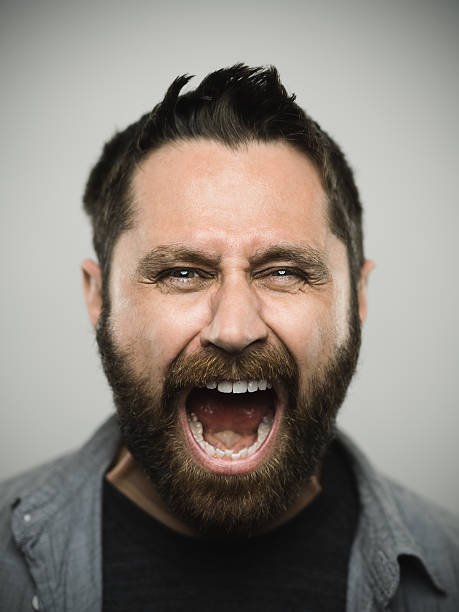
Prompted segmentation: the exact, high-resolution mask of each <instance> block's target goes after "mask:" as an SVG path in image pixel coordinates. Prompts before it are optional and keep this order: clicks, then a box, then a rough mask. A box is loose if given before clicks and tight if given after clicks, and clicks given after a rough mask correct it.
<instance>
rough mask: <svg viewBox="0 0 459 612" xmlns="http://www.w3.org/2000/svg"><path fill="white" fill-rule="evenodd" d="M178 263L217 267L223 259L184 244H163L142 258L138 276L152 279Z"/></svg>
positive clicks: (138, 267)
mask: <svg viewBox="0 0 459 612" xmlns="http://www.w3.org/2000/svg"><path fill="white" fill-rule="evenodd" d="M177 261H186V262H189V263H192V264H194V265H197V266H207V267H216V266H218V264H219V263H220V261H221V257H219V256H217V255H212V254H211V253H208V252H206V251H202V250H200V249H191V248H189V247H187V246H186V245H183V244H161V245H159V246H157V247H155V248H154V249H152V250H151V251H149V252H148V253H147V254H146V255H144V257H142V259H141V260H140V261H139V264H138V266H137V274H139V275H141V276H144V277H150V276H152V275H154V274H155V273H157V272H159V271H160V270H162V269H163V268H164V267H167V266H173V265H176V263H177Z"/></svg>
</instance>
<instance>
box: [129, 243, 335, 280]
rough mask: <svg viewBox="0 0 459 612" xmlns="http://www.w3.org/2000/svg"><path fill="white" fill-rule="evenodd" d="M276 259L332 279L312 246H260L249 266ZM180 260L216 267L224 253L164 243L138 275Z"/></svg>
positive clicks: (142, 264)
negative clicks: (217, 253) (216, 253)
mask: <svg viewBox="0 0 459 612" xmlns="http://www.w3.org/2000/svg"><path fill="white" fill-rule="evenodd" d="M276 260H277V261H279V260H282V261H283V262H288V263H290V264H293V265H296V266H299V267H300V268H302V269H304V270H305V271H306V272H308V273H309V274H311V275H313V276H314V279H315V281H316V282H326V281H327V280H328V279H329V278H330V272H329V269H328V267H327V265H326V263H325V261H324V258H323V256H322V254H321V253H320V251H318V250H317V249H315V248H313V247H311V246H298V245H291V244H286V245H278V246H275V247H269V248H267V249H260V250H259V251H257V252H256V253H254V254H253V255H251V256H250V257H249V263H250V265H251V266H252V267H256V268H259V267H261V266H264V265H268V264H270V263H272V262H274V261H276ZM177 261H183V262H185V261H186V262H187V263H190V264H193V265H197V266H204V267H213V268H215V267H217V266H218V265H219V264H220V262H221V256H219V255H214V254H212V253H209V252H207V251H203V250H201V249H192V248H190V247H188V246H186V245H183V244H162V245H159V246H157V247H155V248H154V249H152V250H151V251H149V252H148V253H147V254H146V255H144V257H142V259H141V260H140V261H139V264H138V266H137V274H139V275H140V276H143V277H145V278H151V277H152V276H154V275H155V274H157V273H158V272H160V271H161V270H162V269H164V267H168V266H174V265H176V264H177Z"/></svg>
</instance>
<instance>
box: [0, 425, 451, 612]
mask: <svg viewBox="0 0 459 612" xmlns="http://www.w3.org/2000/svg"><path fill="white" fill-rule="evenodd" d="M119 440H120V438H119V430H118V427H117V424H116V421H115V419H114V417H111V418H110V419H109V420H108V421H107V422H106V423H105V424H104V425H103V426H102V427H101V428H100V429H99V430H98V431H97V432H96V433H95V434H94V436H93V437H92V438H91V439H90V440H89V441H88V442H87V443H86V444H85V445H84V446H83V447H82V448H81V449H80V450H78V451H76V452H74V453H72V454H69V455H66V456H65V457H63V458H60V459H57V460H55V461H53V462H50V463H48V464H47V465H45V466H41V467H40V468H36V469H34V470H32V471H30V472H27V473H26V474H24V475H21V476H18V477H16V478H13V479H11V480H9V481H7V482H5V483H3V484H2V485H1V486H0V500H1V502H0V503H1V507H0V610H1V611H2V612H4V611H5V612H6V611H8V612H17V611H18V612H19V611H21V612H22V611H24V612H25V611H30V610H44V611H46V612H98V611H100V610H101V609H102V543H101V509H102V504H101V501H102V483H103V476H104V473H105V472H106V470H107V469H108V467H109V465H110V463H111V462H112V461H113V457H114V456H115V453H116V451H117V448H118V445H119ZM339 440H340V441H341V444H342V445H343V446H344V448H345V449H346V450H347V453H348V454H349V457H350V460H351V465H352V467H353V470H354V473H355V476H356V479H357V484H358V490H359V496H360V505H361V507H360V516H359V522H358V527H357V533H356V537H355V540H354V544H353V547H352V551H351V559H350V564H349V576H348V592H347V610H348V611H352V612H370V611H379V610H392V611H394V612H399V611H402V610H403V611H412V612H423V611H426V612H427V611H429V612H435V611H437V610H438V611H443V612H458V611H459V592H458V591H459V588H458V585H459V520H458V519H457V518H456V517H455V516H453V515H451V514H449V513H447V512H446V511H444V510H441V509H440V508H438V507H436V506H435V505H434V504H431V503H430V502H427V501H425V500H424V499H422V498H420V497H419V496H417V495H414V494H413V493H410V492H408V491H407V490H406V489H404V488H402V487H400V486H398V485H396V484H394V483H393V482H391V481H390V480H388V479H387V478H384V477H382V476H381V475H379V474H378V473H377V472H376V471H375V470H374V468H373V467H372V466H371V465H370V464H369V462H368V460H367V459H366V458H365V457H364V456H363V455H362V454H361V452H360V451H359V450H358V449H357V448H356V447H355V446H354V444H353V443H352V442H351V441H350V440H349V439H348V438H347V437H346V436H344V435H343V434H341V433H340V434H339ZM408 557H411V562H407V560H408ZM413 561H414V562H413ZM305 579H306V577H305ZM154 609H155V607H154V602H152V610H154Z"/></svg>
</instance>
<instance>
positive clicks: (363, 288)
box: [357, 259, 375, 324]
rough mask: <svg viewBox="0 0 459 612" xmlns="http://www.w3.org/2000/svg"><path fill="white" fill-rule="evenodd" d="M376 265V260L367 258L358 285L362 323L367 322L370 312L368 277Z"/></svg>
mask: <svg viewBox="0 0 459 612" xmlns="http://www.w3.org/2000/svg"><path fill="white" fill-rule="evenodd" d="M374 267H375V262H374V261H372V260H371V259H365V261H364V262H363V265H362V268H361V270H360V278H359V283H358V286H357V292H358V300H359V315H360V321H361V323H362V324H363V323H365V320H366V318H367V312H368V277H369V276H370V272H371V271H372V270H373V268H374Z"/></svg>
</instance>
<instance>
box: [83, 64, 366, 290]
mask: <svg viewBox="0 0 459 612" xmlns="http://www.w3.org/2000/svg"><path fill="white" fill-rule="evenodd" d="M190 78H191V77H190V76H187V75H184V76H180V77H177V78H176V79H175V80H174V82H173V83H172V84H171V86H170V87H169V89H168V90H167V92H166V95H165V97H164V99H163V100H162V102H160V103H159V104H157V105H156V106H155V107H154V108H153V110H152V111H151V112H149V113H146V114H145V115H143V116H142V117H141V118H140V119H139V120H138V121H136V122H135V123H133V124H132V125H130V126H129V127H127V128H126V129H125V130H123V131H122V132H118V133H117V134H115V135H114V136H113V138H112V139H111V140H110V141H109V142H107V144H106V145H105V146H104V149H103V152H102V155H101V157H100V159H99V161H98V162H97V163H96V165H95V166H94V168H93V169H92V171H91V174H90V176H89V179H88V182H87V185H86V190H85V193H84V208H85V211H86V212H87V213H88V215H89V216H90V218H91V222H92V228H93V244H94V248H95V251H96V254H97V257H98V259H99V263H100V265H101V267H102V273H103V281H104V285H105V283H106V280H107V278H108V274H109V269H110V260H111V256H112V252H113V248H114V245H115V243H116V241H117V239H118V237H119V236H120V234H121V233H122V232H123V231H124V230H126V229H128V228H129V227H130V224H131V223H132V217H133V215H132V208H131V202H132V197H131V195H132V194H131V179H132V176H133V173H134V171H135V168H136V167H137V165H138V163H139V162H140V161H142V160H143V159H144V158H145V157H147V156H148V155H149V154H150V153H151V152H152V151H154V150H155V149H158V148H159V147H161V146H162V145H164V144H166V143H168V142H172V141H177V140H189V139H198V138H207V139H209V140H213V141H216V142H220V143H223V144H225V145H227V146H230V147H237V146H239V145H241V144H246V143H248V142H251V141H257V142H273V141H284V142H287V143H289V144H290V145H291V146H293V147H294V148H295V149H297V150H298V151H301V152H302V153H304V154H305V155H307V156H308V157H309V158H310V159H312V160H313V161H314V162H315V164H316V167H317V170H318V172H319V175H320V177H321V180H322V185H323V187H324V190H325V193H326V194H327V198H328V205H329V223H330V227H331V230H332V231H333V233H334V234H335V235H336V236H338V237H339V238H340V239H341V240H343V242H344V243H345V245H346V247H347V252H348V258H349V265H350V273H351V279H352V280H353V281H354V283H357V281H358V278H359V273H360V268H361V266H362V264H363V260H364V255H363V240H362V207H361V204H360V200H359V194H358V191H357V187H356V185H355V183H354V178H353V174H352V170H351V169H350V167H349V165H348V164H347V162H346V159H345V157H344V155H343V153H342V151H341V149H340V148H339V147H338V145H337V144H336V143H335V142H334V141H333V140H332V139H331V138H330V137H329V136H328V134H326V132H324V131H323V130H322V129H321V128H320V126H319V125H318V124H317V123H316V122H315V121H313V120H312V119H311V118H310V117H309V116H308V115H307V114H306V113H305V112H304V111H303V110H302V109H301V108H300V107H299V106H298V105H297V104H296V103H295V95H291V96H289V95H288V94H287V92H286V90H285V88H284V86H283V85H282V83H281V82H280V79H279V74H278V72H277V70H276V69H275V68H274V67H273V66H271V67H269V68H262V67H258V68H251V67H248V66H245V65H244V64H236V65H234V66H232V67H230V68H224V69H221V70H217V71H215V72H212V73H210V74H209V75H208V76H207V77H205V79H203V81H202V82H201V83H200V84H199V85H198V87H197V88H196V89H194V90H193V91H189V92H187V93H185V94H182V95H180V91H181V90H182V88H183V87H184V85H186V83H188V81H189V80H190Z"/></svg>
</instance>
